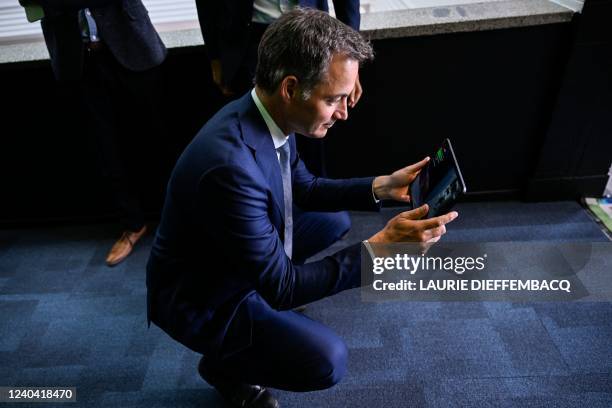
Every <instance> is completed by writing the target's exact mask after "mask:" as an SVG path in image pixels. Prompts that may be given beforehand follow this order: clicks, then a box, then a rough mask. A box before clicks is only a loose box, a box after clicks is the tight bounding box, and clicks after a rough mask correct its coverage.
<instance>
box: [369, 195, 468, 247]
mask: <svg viewBox="0 0 612 408" xmlns="http://www.w3.org/2000/svg"><path fill="white" fill-rule="evenodd" d="M428 211H429V206H428V205H427V204H424V205H422V206H420V207H419V208H415V209H414V210H410V211H405V212H403V213H400V214H398V215H396V216H395V217H393V218H392V219H391V220H389V222H388V223H387V225H386V226H385V227H384V228H383V229H382V230H380V231H378V232H377V233H376V234H374V235H373V236H372V237H371V238H369V239H368V241H369V242H373V243H376V244H388V243H392V242H436V241H438V240H439V239H440V237H441V236H442V235H444V234H445V233H446V224H448V223H449V222H451V221H452V220H454V219H455V218H457V216H458V215H459V214H458V213H457V212H456V211H451V212H449V213H448V214H444V215H440V216H438V217H434V218H429V219H424V220H423V219H422V218H423V217H425V216H426V215H427V212H428Z"/></svg>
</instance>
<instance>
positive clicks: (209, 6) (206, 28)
mask: <svg viewBox="0 0 612 408" xmlns="http://www.w3.org/2000/svg"><path fill="white" fill-rule="evenodd" d="M220 3H221V2H220V1H218V0H196V8H197V10H198V20H199V22H200V30H201V31H202V38H203V39H204V46H205V47H206V52H207V54H208V58H209V59H211V60H212V59H217V58H219V56H220V54H221V51H220V47H219V36H220V32H219V24H222V23H223V21H222V20H223V15H222V13H221V4H220Z"/></svg>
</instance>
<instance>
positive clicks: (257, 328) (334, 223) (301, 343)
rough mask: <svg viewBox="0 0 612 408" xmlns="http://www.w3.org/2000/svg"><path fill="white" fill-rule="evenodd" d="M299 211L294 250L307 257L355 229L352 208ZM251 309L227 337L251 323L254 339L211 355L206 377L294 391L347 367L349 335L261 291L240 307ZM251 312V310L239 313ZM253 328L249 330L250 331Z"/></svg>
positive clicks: (323, 383)
mask: <svg viewBox="0 0 612 408" xmlns="http://www.w3.org/2000/svg"><path fill="white" fill-rule="evenodd" d="M295 211H296V212H294V228H295V229H294V240H293V242H294V254H295V256H296V257H298V258H299V260H294V262H303V261H304V260H306V258H308V257H310V256H312V255H314V254H315V253H317V252H319V251H321V250H323V249H325V248H327V247H329V246H330V245H331V244H333V243H334V242H336V241H337V240H338V239H340V238H341V237H342V236H343V235H344V234H345V233H346V232H347V231H348V230H349V229H350V220H349V217H348V214H347V213H346V212H337V213H319V212H303V211H301V210H299V209H296V210H295ZM239 307H240V308H246V309H247V311H246V312H247V313H246V315H250V317H251V321H250V322H245V321H232V322H231V323H230V327H229V330H228V332H227V334H226V339H224V342H225V341H228V342H233V341H234V339H232V338H227V337H228V336H230V337H231V336H232V333H233V332H234V331H235V332H236V333H244V332H245V331H244V330H243V329H241V328H240V327H236V326H237V325H244V324H250V325H251V344H250V345H249V346H248V347H247V348H246V349H243V350H240V351H237V352H235V353H233V354H231V355H229V356H225V357H223V358H215V357H212V356H206V357H205V358H204V359H203V368H204V371H205V373H206V380H207V381H208V382H209V383H211V384H213V385H214V384H215V383H216V382H219V381H238V382H243V383H247V384H257V385H262V386H266V387H273V388H278V389H283V390H289V391H313V390H321V389H325V388H329V387H331V386H333V385H334V384H336V383H337V382H338V381H340V379H341V378H342V377H343V375H344V373H345V371H346V363H347V354H348V353H347V348H346V345H345V344H344V342H343V340H342V339H341V338H340V337H339V336H338V335H337V334H336V333H334V332H333V330H331V329H330V328H328V327H326V326H325V325H323V324H322V323H320V322H317V321H315V320H313V319H311V318H309V317H307V316H305V315H304V314H302V313H299V312H295V311H293V310H285V311H278V310H275V309H273V308H272V307H270V305H269V304H268V303H267V302H266V301H265V300H264V299H263V298H262V297H261V296H260V295H259V294H258V293H257V292H255V293H252V294H251V295H249V296H248V297H247V298H246V299H245V300H244V301H243V302H242V303H241V305H240V306H239ZM237 315H245V313H237ZM247 332H248V331H247Z"/></svg>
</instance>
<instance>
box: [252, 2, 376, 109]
mask: <svg viewBox="0 0 612 408" xmlns="http://www.w3.org/2000/svg"><path fill="white" fill-rule="evenodd" d="M257 54H258V60H257V70H256V74H255V83H256V84H257V86H259V87H260V88H262V89H263V90H264V91H266V92H268V93H273V92H274V91H276V89H277V88H278V86H279V85H280V83H281V82H282V80H283V78H285V77H286V76H287V75H294V76H295V77H297V79H298V81H299V83H300V86H301V88H302V93H303V97H304V98H305V99H308V98H309V97H310V91H311V90H312V89H313V88H314V87H315V86H316V85H317V84H319V83H320V82H321V81H323V80H324V79H325V76H326V75H327V71H328V69H329V64H330V62H331V59H332V56H333V55H334V54H341V55H346V56H347V57H349V58H352V59H354V60H356V61H358V62H359V63H360V64H361V63H363V62H365V61H369V60H371V59H373V58H374V51H373V50H372V46H371V45H370V44H369V43H368V41H366V40H365V39H364V38H363V37H362V36H361V34H359V33H358V32H357V31H355V30H353V29H352V28H350V27H349V26H347V25H345V24H343V23H342V22H340V21H338V20H336V19H335V18H333V17H331V16H330V15H329V14H327V13H325V12H322V11H319V10H314V9H308V8H299V7H298V8H296V9H294V10H291V11H290V12H288V13H285V14H283V15H282V16H281V17H280V18H279V19H278V20H276V21H275V22H274V23H272V24H271V25H270V27H268V29H267V30H266V32H265V33H264V35H263V37H262V39H261V42H260V43H259V49H258V50H257Z"/></svg>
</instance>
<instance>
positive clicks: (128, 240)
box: [106, 225, 147, 266]
mask: <svg viewBox="0 0 612 408" xmlns="http://www.w3.org/2000/svg"><path fill="white" fill-rule="evenodd" d="M145 232H147V226H146V225H145V226H144V227H142V228H141V229H140V231H136V232H132V231H123V234H121V238H119V239H118V240H117V242H115V245H113V247H112V248H111V250H110V252H109V253H108V255H107V256H106V264H107V265H108V266H115V265H117V264H118V263H120V262H121V261H123V260H124V259H125V258H127V256H128V255H129V254H130V253H131V252H132V248H134V245H136V242H137V241H138V240H139V239H140V237H142V236H143V235H144V234H145Z"/></svg>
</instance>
